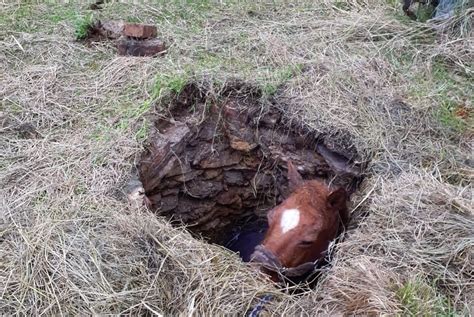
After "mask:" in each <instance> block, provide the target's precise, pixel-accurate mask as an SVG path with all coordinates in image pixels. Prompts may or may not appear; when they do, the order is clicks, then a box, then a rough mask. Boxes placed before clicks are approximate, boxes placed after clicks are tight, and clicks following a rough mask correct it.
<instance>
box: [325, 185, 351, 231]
mask: <svg viewBox="0 0 474 317" xmlns="http://www.w3.org/2000/svg"><path fill="white" fill-rule="evenodd" d="M348 198H349V195H348V194H347V191H346V190H345V189H344V188H342V187H341V188H339V189H336V190H334V191H333V192H331V193H330V194H329V196H328V199H327V203H328V205H329V207H331V208H333V209H336V210H337V211H338V212H339V216H340V218H341V221H342V223H343V225H344V226H346V225H347V223H348V221H349V213H348V210H347V199H348Z"/></svg>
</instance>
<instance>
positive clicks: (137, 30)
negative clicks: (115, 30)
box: [122, 23, 158, 39]
mask: <svg viewBox="0 0 474 317" xmlns="http://www.w3.org/2000/svg"><path fill="white" fill-rule="evenodd" d="M122 33H123V35H125V36H128V37H134V38H137V39H149V38H152V37H156V35H157V33H158V32H157V30H156V26H154V25H150V24H137V23H125V25H124V28H123V32H122Z"/></svg>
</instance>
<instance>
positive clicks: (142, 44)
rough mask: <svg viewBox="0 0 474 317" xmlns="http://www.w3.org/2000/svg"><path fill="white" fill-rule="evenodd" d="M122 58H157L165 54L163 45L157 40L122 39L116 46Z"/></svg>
mask: <svg viewBox="0 0 474 317" xmlns="http://www.w3.org/2000/svg"><path fill="white" fill-rule="evenodd" d="M117 50H118V54H119V55H122V56H157V55H162V54H164V53H165V50H166V47H165V43H163V41H161V40H159V39H148V40H142V41H140V40H134V39H128V38H122V39H121V40H120V41H119V42H118V44H117Z"/></svg>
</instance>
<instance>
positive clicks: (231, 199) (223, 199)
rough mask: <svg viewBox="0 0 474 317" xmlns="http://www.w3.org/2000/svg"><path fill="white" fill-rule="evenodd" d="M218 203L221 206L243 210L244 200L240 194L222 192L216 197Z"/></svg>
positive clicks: (230, 191)
mask: <svg viewBox="0 0 474 317" xmlns="http://www.w3.org/2000/svg"><path fill="white" fill-rule="evenodd" d="M216 201H217V203H218V204H220V205H231V206H232V207H233V208H237V209H241V208H242V199H241V198H240V196H239V194H238V193H236V192H235V191H233V190H229V191H227V192H222V193H220V194H219V196H217V197H216Z"/></svg>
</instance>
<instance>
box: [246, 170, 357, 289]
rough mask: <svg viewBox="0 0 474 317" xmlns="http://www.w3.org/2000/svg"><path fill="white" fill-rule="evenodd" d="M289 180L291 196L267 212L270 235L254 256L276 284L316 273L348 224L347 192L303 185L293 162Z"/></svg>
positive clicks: (313, 182) (312, 182) (317, 183)
mask: <svg viewBox="0 0 474 317" xmlns="http://www.w3.org/2000/svg"><path fill="white" fill-rule="evenodd" d="M288 180H289V185H290V190H291V191H292V193H291V195H290V196H289V197H288V198H287V199H286V200H285V201H283V202H282V203H281V204H280V205H278V206H276V207H275V208H273V209H272V210H270V211H269V212H268V214H267V218H268V225H269V228H268V231H267V233H266V235H265V238H264V240H263V242H262V243H261V244H260V245H259V246H257V247H256V249H255V252H254V253H253V254H252V261H253V262H256V263H258V264H260V265H261V266H262V270H263V271H264V272H266V273H268V274H269V275H270V276H271V277H272V279H273V280H274V281H278V280H279V274H283V275H285V276H287V277H296V276H301V275H304V274H305V273H308V272H309V271H311V270H313V269H314V267H315V262H316V261H318V260H320V259H322V258H324V257H325V254H326V251H327V248H328V246H329V243H330V242H331V241H332V240H333V239H335V238H336V236H337V235H338V233H339V232H340V229H341V227H342V225H345V224H346V223H347V220H348V210H347V206H346V201H347V198H348V194H347V192H346V190H344V189H343V188H339V189H336V190H331V189H330V188H329V186H327V185H326V184H324V183H322V182H320V181H318V180H309V181H304V180H303V178H302V177H301V175H300V174H299V173H298V171H297V170H296V168H295V166H294V165H293V164H292V163H291V161H288Z"/></svg>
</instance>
